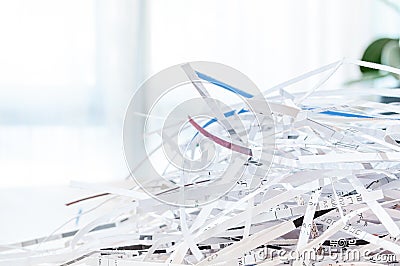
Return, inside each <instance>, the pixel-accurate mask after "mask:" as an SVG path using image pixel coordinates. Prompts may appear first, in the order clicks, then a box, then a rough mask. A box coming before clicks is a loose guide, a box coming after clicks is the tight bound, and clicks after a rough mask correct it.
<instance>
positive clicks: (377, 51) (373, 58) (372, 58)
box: [360, 38, 394, 74]
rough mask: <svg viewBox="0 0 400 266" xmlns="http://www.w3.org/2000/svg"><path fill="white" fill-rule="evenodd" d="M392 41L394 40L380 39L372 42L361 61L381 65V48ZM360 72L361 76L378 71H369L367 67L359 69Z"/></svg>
mask: <svg viewBox="0 0 400 266" xmlns="http://www.w3.org/2000/svg"><path fill="white" fill-rule="evenodd" d="M393 40H394V39H391V38H382V39H378V40H376V41H374V42H373V43H371V44H370V45H369V46H368V47H367V49H366V50H365V52H364V54H363V56H362V58H361V60H363V61H367V62H372V63H378V64H381V63H382V62H381V58H382V50H383V47H384V46H385V45H386V44H387V43H388V42H390V41H393ZM360 70H361V73H363V74H366V73H378V72H379V70H376V69H371V68H368V67H360Z"/></svg>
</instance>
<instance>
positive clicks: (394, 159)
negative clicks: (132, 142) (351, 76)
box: [0, 59, 400, 266]
mask: <svg viewBox="0 0 400 266" xmlns="http://www.w3.org/2000/svg"><path fill="white" fill-rule="evenodd" d="M348 63H352V64H358V65H363V66H366V67H372V68H376V69H380V70H383V71H389V72H393V73H396V74H400V70H398V69H393V68H389V67H386V66H381V65H377V64H372V63H367V62H361V61H352V60H347V59H344V60H341V61H339V62H335V63H333V64H330V65H327V66H324V67H322V68H320V69H317V70H314V71H311V72H309V73H306V74H304V75H301V76H299V77H296V78H293V79H291V80H289V81H287V82H284V83H282V84H280V85H278V86H276V87H274V88H271V89H269V90H267V91H264V92H263V95H248V94H243V95H244V96H245V98H247V100H248V101H253V103H254V104H253V105H252V106H256V107H255V110H249V109H246V108H245V107H243V106H242V105H240V104H238V105H237V106H235V107H236V108H237V109H235V110H236V111H235V110H233V111H232V112H231V113H226V112H225V110H220V111H223V112H225V113H223V114H225V115H223V117H222V118H221V117H218V116H217V115H215V117H216V119H214V120H210V121H211V122H210V121H206V120H204V118H203V120H202V119H199V118H188V119H187V122H189V123H187V125H186V128H187V130H189V129H190V130H192V131H193V130H195V132H197V133H196V135H195V137H193V136H190V137H188V138H187V139H186V141H183V142H181V145H182V147H184V149H186V151H189V152H192V154H196V152H198V151H197V150H196V149H198V148H199V146H201V145H199V143H200V142H201V140H208V141H211V142H213V143H214V144H216V145H214V146H213V147H214V152H215V154H216V156H217V161H216V160H215V158H214V161H213V163H212V164H209V165H206V166H205V167H203V168H201V169H199V170H198V171H196V172H195V173H194V174H193V173H191V175H189V174H188V175H187V174H186V173H185V171H182V170H181V171H169V170H168V169H166V170H165V171H164V172H163V176H164V178H165V179H166V182H167V181H168V182H172V181H173V182H175V183H176V184H179V182H181V180H182V179H184V180H189V182H190V183H187V182H185V183H184V185H183V186H182V184H181V185H180V186H179V185H177V189H175V190H174V189H166V187H165V186H164V185H163V184H151V180H152V179H151V177H149V180H150V185H149V184H147V186H148V188H149V187H152V188H153V190H152V191H153V192H154V191H157V190H158V191H161V192H159V193H158V194H154V193H153V192H150V194H148V193H145V192H143V191H142V190H141V189H140V188H139V187H138V186H136V187H134V188H132V189H128V188H127V189H120V188H115V187H102V186H96V185H93V186H90V185H87V187H86V188H89V189H91V190H98V191H99V192H103V193H104V194H102V195H97V197H100V196H102V198H104V201H106V202H107V204H109V205H110V204H113V211H108V212H106V213H104V214H103V215H102V216H99V217H98V219H95V220H93V221H92V222H91V223H89V224H87V225H85V226H84V227H83V228H81V229H80V230H78V231H73V232H63V233H60V232H59V231H60V230H59V231H58V232H56V233H53V234H52V235H50V236H47V237H43V238H40V239H35V240H32V241H27V242H22V243H14V244H10V245H7V246H1V247H0V264H1V265H113V266H116V265H118V266H123V265H135V266H137V265H143V266H147V265H199V266H200V265H281V264H290V265H388V264H393V265H395V264H396V263H399V262H400V243H399V242H398V238H399V237H400V205H399V201H400V190H399V188H400V186H399V184H400V179H399V178H400V145H399V143H400V142H399V140H400V106H398V105H396V104H384V103H378V102H373V101H368V100H365V99H366V97H362V96H369V95H378V96H392V97H393V96H398V97H400V92H397V91H396V90H388V89H374V90H369V89H363V90H360V89H351V88H341V89H337V90H319V88H320V87H321V85H322V84H323V83H324V82H325V81H327V80H328V79H329V77H331V76H332V75H333V74H334V72H335V71H336V70H337V69H338V68H339V67H340V66H341V65H343V64H348ZM188 69H189V67H188V66H186V70H188ZM188 71H190V69H189V70H188ZM323 72H327V73H328V74H327V75H325V76H324V78H323V79H322V80H320V81H319V82H318V83H317V85H316V86H314V87H313V88H311V89H310V90H308V91H306V92H303V93H294V94H291V93H289V92H288V91H289V90H287V87H288V86H290V85H292V84H294V83H296V82H298V81H300V80H303V79H306V78H308V77H310V76H313V75H317V74H319V73H323ZM195 73H197V76H198V77H200V78H203V80H204V79H206V80H207V79H208V81H209V82H212V83H214V84H217V85H218V84H219V85H222V86H223V87H224V86H225V88H228V89H229V87H227V84H225V83H223V81H221V82H220V83H218V82H215V80H211V79H210V77H211V76H212V73H206V74H207V75H204V76H202V77H201V76H200V74H201V73H198V72H195ZM232 88H233V87H232ZM236 88H237V87H236ZM198 89H199V88H198ZM200 89H203V90H204V88H200ZM239 89H240V90H239ZM203 92H204V91H203ZM227 92H228V93H236V94H237V93H240V92H246V88H237V90H234V89H229V90H227ZM243 95H242V96H243ZM202 96H203V97H207V94H205V93H203V94H202ZM262 96H264V97H265V98H266V99H267V100H268V104H269V108H270V110H268V113H267V112H263V110H257V104H256V103H257V101H261V99H262ZM226 111H229V110H226ZM229 114H231V115H229ZM188 115H190V114H187V115H186V118H187V116H188ZM267 115H268V117H267ZM262 116H266V117H267V118H266V120H264V118H265V117H264V118H263V117H262ZM255 118H256V120H254V119H255ZM221 119H226V120H227V122H228V124H230V125H235V123H236V122H237V121H239V120H240V121H241V123H242V125H241V126H242V130H236V131H235V132H234V133H232V132H233V131H232V130H230V134H229V137H230V138H227V137H226V132H225V131H224V129H223V127H218V125H217V124H218V123H213V121H214V122H215V121H218V120H221ZM254 121H257V125H256V126H255V125H254ZM263 121H266V122H265V124H263ZM271 121H273V123H271ZM203 122H206V124H204V123H203ZM271 125H273V126H271ZM254 127H256V128H257V130H256V131H253V130H252V128H254ZM233 128H235V126H233ZM236 128H237V127H236ZM184 129H185V128H184ZM228 131H229V130H228ZM244 134H247V136H248V137H247V140H246V141H245V142H240V141H239V140H238V139H235V137H241V136H243V135H244ZM271 137H272V138H273V142H270V141H267V142H265V141H264V142H262V143H263V146H260V145H259V143H260V139H263V140H265V139H271ZM182 147H178V149H181V150H182ZM156 148H158V149H161V148H160V147H156ZM261 153H265V154H267V155H266V156H264V154H261ZM235 154H240V156H242V157H238V158H236V161H235V163H233V164H231V163H230V162H228V161H229V160H230V159H232V156H234V155H235ZM268 155H269V156H268ZM206 157H207V156H206ZM243 158H245V161H244V163H240V159H243ZM235 167H238V168H237V169H235V171H236V172H238V171H241V172H240V173H241V174H240V176H239V177H238V178H237V179H236V180H234V185H233V186H231V187H229V188H230V189H229V190H227V191H224V193H223V194H221V196H220V197H218V198H216V199H213V200H211V198H210V195H214V194H218V193H220V192H221V187H222V189H224V188H226V187H227V186H226V184H224V182H221V178H220V177H221V173H222V172H226V171H228V170H227V169H228V168H229V169H232V168H235ZM239 168H240V169H239ZM236 172H235V173H236ZM132 175H133V176H134V175H135V171H134V170H133V171H132ZM183 176H184V177H185V178H183ZM231 181H232V179H229V182H231ZM224 185H225V186H224ZM75 186H80V187H85V186H86V185H85V184H79V183H75ZM182 188H185V189H186V190H185V191H183V192H182V190H183V189H182ZM163 189H164V190H163ZM188 192H190V194H188ZM151 193H153V196H150V195H151ZM157 195H158V196H159V198H157ZM191 196H192V197H191ZM179 197H185V199H187V200H188V201H185V202H186V203H188V204H186V205H185V204H183V202H181V203H182V204H168V203H169V202H168V201H170V202H171V200H172V199H175V198H179ZM191 200H193V201H191ZM88 202H90V200H88V201H87V202H86V204H87V203H88ZM175 202H179V201H175ZM71 204H72V203H71ZM73 204H81V202H74V203H73ZM184 205H185V206H184ZM93 208H101V205H98V206H93Z"/></svg>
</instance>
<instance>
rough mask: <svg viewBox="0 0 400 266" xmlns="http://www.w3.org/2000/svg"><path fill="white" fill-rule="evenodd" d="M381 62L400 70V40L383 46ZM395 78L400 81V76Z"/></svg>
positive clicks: (395, 75)
mask: <svg viewBox="0 0 400 266" xmlns="http://www.w3.org/2000/svg"><path fill="white" fill-rule="evenodd" d="M381 61H382V64H384V65H388V66H392V67H396V68H400V46H399V40H391V41H389V42H387V43H386V44H385V45H384V46H383V48H382V55H381ZM393 76H394V77H396V78H397V79H400V75H397V74H393Z"/></svg>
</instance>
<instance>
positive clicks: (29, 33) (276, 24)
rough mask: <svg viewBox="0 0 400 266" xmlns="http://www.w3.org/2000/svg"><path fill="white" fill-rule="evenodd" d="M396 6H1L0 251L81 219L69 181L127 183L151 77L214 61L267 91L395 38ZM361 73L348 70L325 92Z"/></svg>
mask: <svg viewBox="0 0 400 266" xmlns="http://www.w3.org/2000/svg"><path fill="white" fill-rule="evenodd" d="M399 10H400V1H385V0H352V1H349V0H329V1H318V0H297V1H294V0H292V1H289V0H280V1H263V0H248V1H244V0H243V1H240V0H218V1H215V0H202V1H195V0H168V1H164V0H132V1H128V0H115V1H112V0H97V1H95V0H68V1H67V0H65V1H54V0H35V1H27V0H14V1H6V0H4V1H0V212H1V217H2V219H1V221H0V244H5V243H12V242H16V241H21V240H27V239H30V238H34V237H38V236H43V235H47V234H49V233H50V232H51V231H52V230H53V229H55V228H56V227H57V226H58V225H60V224H61V223H63V222H64V221H65V220H66V219H67V218H68V217H72V216H74V215H76V214H77V213H78V212H80V211H82V210H81V209H80V208H82V207H79V206H77V207H65V206H64V203H65V202H67V201H69V200H72V199H74V198H75V197H78V195H82V194H85V193H86V192H82V191H79V190H74V189H67V187H68V184H69V182H70V181H71V180H77V181H83V182H118V181H120V180H123V179H124V178H125V177H126V176H127V175H128V169H127V167H126V164H125V159H124V156H123V149H122V125H123V118H124V113H125V110H126V108H127V106H128V103H129V100H130V97H131V96H132V95H133V93H134V91H135V89H136V88H137V87H138V86H139V85H140V84H141V83H142V82H143V81H144V80H145V79H146V78H148V77H150V76H151V75H153V74H155V73H157V72H158V71H160V70H162V69H164V68H166V67H169V66H171V65H174V64H178V63H182V62H187V61H194V60H205V61H215V62H220V63H223V64H226V65H229V66H231V67H234V68H236V69H238V70H239V71H241V72H243V73H244V74H246V75H247V76H249V78H250V79H251V80H253V81H254V82H255V83H256V85H257V86H258V87H259V88H260V89H268V88H269V87H272V86H273V85H276V84H278V83H280V82H283V81H285V80H287V79H289V78H291V77H293V76H294V75H298V74H301V73H303V72H306V71H309V70H312V69H314V68H317V67H319V66H322V65H325V64H328V63H331V62H334V61H337V60H339V59H341V58H343V57H349V58H354V59H360V58H361V57H362V55H363V53H364V51H365V49H366V48H367V47H368V45H369V44H370V43H371V42H373V41H374V40H376V39H378V38H383V37H387V38H394V39H397V38H398V37H399V26H400V11H399ZM360 76H361V73H360V71H359V69H358V68H357V67H355V66H345V67H344V68H343V70H341V71H339V72H338V73H337V74H336V75H335V77H334V79H333V80H332V81H330V83H329V85H328V86H338V85H342V84H343V83H344V82H347V81H349V80H355V79H359V78H360ZM143 101H145V99H143ZM71 226H72V227H73V226H79V224H78V223H76V224H75V225H71Z"/></svg>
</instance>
